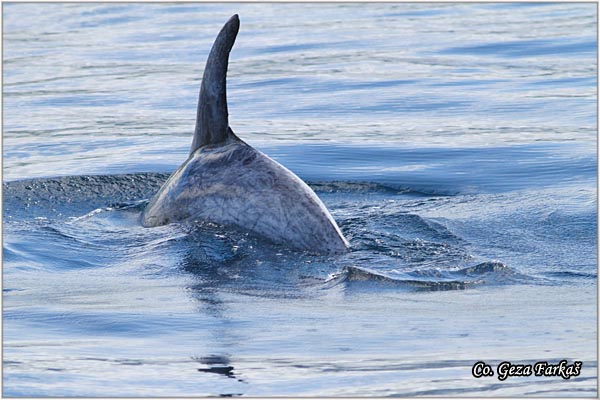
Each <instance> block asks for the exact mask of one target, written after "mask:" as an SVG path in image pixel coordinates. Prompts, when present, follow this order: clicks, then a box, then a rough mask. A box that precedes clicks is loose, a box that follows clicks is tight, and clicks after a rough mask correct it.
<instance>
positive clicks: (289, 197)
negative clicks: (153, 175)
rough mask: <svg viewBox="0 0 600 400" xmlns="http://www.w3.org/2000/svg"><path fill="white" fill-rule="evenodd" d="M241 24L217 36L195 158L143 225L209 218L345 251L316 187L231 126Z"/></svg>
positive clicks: (324, 250)
mask: <svg viewBox="0 0 600 400" xmlns="http://www.w3.org/2000/svg"><path fill="white" fill-rule="evenodd" d="M239 23H240V22H239V18H238V16H237V15H234V16H232V17H231V18H230V19H229V21H227V23H226V24H225V25H224V26H223V28H222V29H221V31H220V32H219V34H218V36H217V38H216V39H215V42H214V44H213V47H212V49H211V51H210V54H209V56H208V59H207V61H206V67H205V68H204V75H203V77H202V84H201V86H200V96H199V99H198V111H197V115H196V129H195V132H194V138H193V141H192V148H191V152H190V156H189V158H188V159H187V161H185V162H184V163H183V165H182V166H181V167H179V169H178V170H177V171H175V173H173V175H171V177H170V178H169V179H168V180H167V182H166V183H165V184H164V185H163V187H162V188H161V189H160V190H159V192H158V193H157V194H156V195H155V196H154V197H153V198H152V199H151V201H150V203H149V204H148V205H147V206H146V209H145V210H144V212H143V214H142V224H143V225H144V226H146V227H153V226H159V225H165V224H168V223H171V222H178V221H185V220H190V219H191V220H200V221H209V222H215V223H218V224H222V225H236V226H238V227H241V228H243V229H246V230H248V231H252V232H255V233H257V234H259V235H260V236H263V237H266V238H267V239H270V240H272V241H273V242H275V243H281V244H285V245H287V246H289V247H292V248H296V249H300V250H306V251H310V252H313V253H320V254H337V253H343V252H345V251H347V250H348V242H347V241H346V239H345V238H344V236H343V235H342V233H341V232H340V229H339V228H338V226H337V224H336V223H335V221H334V220H333V218H332V217H331V215H330V214H329V211H327V208H325V205H323V203H322V202H321V200H319V198H318V197H317V195H316V194H315V193H314V192H313V191H312V189H311V188H309V187H308V185H306V184H305V183H304V182H303V181H302V180H301V179H300V178H298V177H297V176H296V175H294V174H293V173H292V172H291V171H289V170H288V169H286V168H285V167H283V166H282V165H280V164H278V163H277V162H275V161H273V160H272V159H270V158H269V157H267V156H266V155H264V154H263V153H261V152H260V151H258V150H255V149H253V148H252V147H250V146H249V145H247V144H246V143H244V142H243V141H242V140H240V139H239V138H238V137H237V136H236V135H235V134H234V133H233V130H232V129H231V128H230V127H229V121H228V112H227V96H226V76H227V66H228V61H229V52H230V51H231V48H232V46H233V44H234V42H235V38H236V36H237V33H238V31H239Z"/></svg>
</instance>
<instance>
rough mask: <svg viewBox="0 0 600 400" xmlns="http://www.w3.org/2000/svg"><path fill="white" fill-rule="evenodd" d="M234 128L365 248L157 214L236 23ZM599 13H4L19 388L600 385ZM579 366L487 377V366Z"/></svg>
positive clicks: (459, 390)
mask: <svg viewBox="0 0 600 400" xmlns="http://www.w3.org/2000/svg"><path fill="white" fill-rule="evenodd" d="M234 13H238V14H239V15H240V19H241V28H240V32H239V35H238V38H237V42H236V44H235V46H234V48H233V51H232V53H231V58H230V64H229V73H228V81H227V85H228V87H227V95H228V100H229V119H230V124H231V127H232V128H233V130H234V131H235V132H236V134H237V135H238V136H240V137H241V138H243V139H244V140H245V141H246V142H248V143H249V144H251V145H252V146H254V147H256V148H258V149H260V150H261V151H263V152H265V153H266V154H268V155H269V156H271V157H272V158H274V159H275V160H277V161H279V162H280V163H281V164H283V165H285V166H286V167H288V168H289V169H291V170H292V171H294V172H295V173H296V174H298V176H300V177H301V178H302V179H304V180H305V181H306V182H307V183H309V185H310V186H311V187H312V188H313V189H314V190H315V192H316V193H317V194H318V195H319V197H320V198H321V199H322V200H323V202H324V203H325V204H326V205H327V207H328V208H329V210H330V211H331V213H332V215H333V217H334V218H335V219H336V221H337V222H338V224H339V226H340V228H341V230H342V231H343V233H344V235H345V236H346V237H347V238H348V240H349V242H350V245H351V251H350V252H349V253H348V254H346V255H342V256H336V257H323V256H315V255H311V254H305V253H301V252H300V253H299V252H296V251H293V250H290V249H288V248H286V247H285V246H276V245H273V244H271V243H268V242H266V241H265V240H264V239H262V238H260V237H257V236H255V235H252V234H249V233H248V232H244V231H240V230H238V229H236V228H233V227H223V226H217V225H214V224H210V223H203V222H196V223H192V222H190V223H182V224H171V225H167V226H163V227H158V228H153V229H147V228H143V227H141V225H140V223H139V215H140V212H141V210H143V207H144V206H145V204H146V203H147V201H148V199H149V198H150V197H151V196H152V195H153V194H154V193H156V191H157V190H158V189H159V188H160V186H161V185H162V183H163V182H164V181H165V180H166V179H167V177H168V176H169V174H170V173H171V172H172V171H173V170H175V168H177V166H179V165H180V164H181V163H182V162H183V161H184V160H185V158H186V157H187V155H188V152H189V146H190V144H191V136H192V132H193V128H194V122H195V111H196V106H197V104H196V102H197V98H198V89H199V86H200V82H201V77H202V71H203V67H204V62H205V60H206V57H207V55H208V52H209V50H210V47H211V45H212V42H213V40H214V38H215V36H216V34H217V32H218V31H219V29H220V28H221V26H222V24H223V23H224V22H225V21H226V20H227V19H228V18H229V17H230V16H231V15H232V14H234ZM597 19H598V16H597V7H596V5H595V4H592V3H477V4H474V3H471V4H466V3H465V4H448V3H440V4H436V3H425V4H418V3H391V4H387V3H385V4H344V3H331V4H316V3H307V4H295V3H281V4H275V3H239V4H236V3H231V4H229V3H227V4H224V3H214V4H213V3H203V4H193V3H170V4H167V3H164V4H162V3H152V4H150V3H146V4H142V3H138V4H136V3H121V4H117V3H86V4H84V3H37V4H36V3H30V4H27V3H5V4H3V149H2V157H3V158H2V161H3V169H2V172H3V378H4V379H3V394H4V395H5V396H12V397H37V396H53V397H58V396H77V397H85V396H122V397H128V396H263V397H264V396H295V395H301V396H381V397H383V396H444V397H449V396H460V397H464V396H477V397H481V396H521V397H522V396H541V397H553V396H556V397H575V396H576V397H582V396H584V397H595V396H597V342H596V340H597V322H598V319H597V279H598V278H597V48H598V46H597V36H596V32H597ZM562 359H566V360H568V361H569V362H574V361H582V363H583V367H582V369H581V373H580V375H579V376H576V377H572V378H571V379H569V380H565V379H562V378H560V377H535V376H529V377H512V378H509V379H507V380H504V381H500V380H498V379H497V377H496V376H493V377H486V378H479V379H475V378H473V376H472V374H471V369H472V366H473V364H474V363H475V362H476V361H479V360H482V361H485V362H486V363H488V364H490V365H492V366H493V367H496V366H497V365H498V364H499V363H500V362H501V361H511V362H513V363H520V364H533V363H535V362H537V361H547V362H549V363H556V362H559V361H560V360H562Z"/></svg>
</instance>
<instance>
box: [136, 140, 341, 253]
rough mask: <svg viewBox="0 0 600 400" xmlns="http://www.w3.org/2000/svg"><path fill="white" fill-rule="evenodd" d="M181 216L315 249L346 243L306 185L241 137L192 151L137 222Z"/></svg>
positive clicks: (149, 223)
mask: <svg viewBox="0 0 600 400" xmlns="http://www.w3.org/2000/svg"><path fill="white" fill-rule="evenodd" d="M186 219H198V220H203V221H211V222H215V223H218V224H224V225H236V226H239V227H241V228H243V229H246V230H249V231H252V232H255V233H257V234H259V235H261V236H264V237H266V238H268V239H270V240H271V241H273V242H275V243H285V244H287V245H288V246H291V247H294V248H297V249H305V250H311V251H314V252H317V253H327V254H332V253H341V252H344V251H346V250H347V246H348V243H347V242H346V240H345V239H344V237H343V235H342V234H341V232H340V231H339V228H338V226H337V224H336V223H335V221H334V220H333V218H332V217H331V215H330V214H329V212H328V211H327V208H325V206H324V205H323V203H322V202H321V200H319V198H318V197H317V196H316V195H315V193H314V192H313V191H312V190H311V189H310V188H309V187H308V185H306V184H305V183H304V182H303V181H302V180H301V179H300V178H298V177H297V176H296V175H294V174H293V173H292V172H290V171H289V170H288V169H286V168H285V167H283V166H282V165H280V164H278V163H277V162H275V161H273V160H272V159H270V158H269V157H267V156H266V155H265V154H263V153H261V152H260V151H258V150H256V149H254V148H252V147H250V146H248V145H247V144H245V143H244V142H242V141H235V142H233V143H230V144H227V145H224V146H204V147H202V148H200V149H198V150H197V151H195V152H194V153H193V154H192V155H191V156H190V158H189V159H188V160H187V161H186V162H185V163H184V164H183V165H182V166H181V167H180V168H179V169H178V170H177V171H176V172H175V173H174V174H173V175H172V176H171V177H170V178H169V180H168V181H167V183H165V185H164V186H163V188H162V189H161V191H160V192H159V193H158V194H157V195H156V196H155V197H154V198H153V199H152V200H151V202H150V204H148V206H147V207H146V209H145V211H144V214H143V216H142V223H143V225H144V226H158V225H164V224H167V223H169V222H175V221H182V220H186Z"/></svg>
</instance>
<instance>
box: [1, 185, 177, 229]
mask: <svg viewBox="0 0 600 400" xmlns="http://www.w3.org/2000/svg"><path fill="white" fill-rule="evenodd" d="M168 176H169V174H162V173H139V174H126V175H81V176H65V177H57V178H41V179H26V180H21V181H13V182H5V183H3V204H4V207H3V212H4V218H5V220H6V219H30V218H35V217H43V218H52V217H59V216H62V217H63V218H64V217H70V216H81V215H82V214H85V213H87V212H89V211H92V210H94V209H96V208H101V207H105V206H107V205H108V204H115V203H131V202H134V201H138V200H140V199H147V198H149V197H151V196H152V195H154V193H156V192H157V191H158V189H159V188H160V187H161V186H162V184H163V183H164V182H165V181H166V179H167V178H168Z"/></svg>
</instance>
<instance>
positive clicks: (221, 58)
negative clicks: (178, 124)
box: [190, 14, 240, 154]
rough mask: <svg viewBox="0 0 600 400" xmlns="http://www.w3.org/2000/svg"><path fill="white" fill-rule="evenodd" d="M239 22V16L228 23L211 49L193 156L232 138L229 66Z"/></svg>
mask: <svg viewBox="0 0 600 400" xmlns="http://www.w3.org/2000/svg"><path fill="white" fill-rule="evenodd" d="M239 29H240V19H239V17H238V15H237V14H235V15H233V16H232V17H231V18H229V21H227V23H225V25H224V26H223V28H222V29H221V31H220V32H219V35H217V38H216V39H215V43H214V44H213V46H212V49H211V50H210V54H209V56H208V60H206V67H205V68H204V75H203V77H202V84H201V86H200V97H199V99H198V113H197V115H196V130H195V132H194V140H193V141H192V148H191V150H190V154H191V153H193V152H194V151H196V149H198V148H199V147H201V146H204V145H207V144H218V143H222V142H225V141H226V140H227V138H229V137H230V135H233V132H232V131H231V129H229V119H228V117H229V114H228V112H227V92H226V80H227V65H228V63H229V52H230V51H231V48H232V47H233V43H235V38H236V36H237V33H238V30H239Z"/></svg>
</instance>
